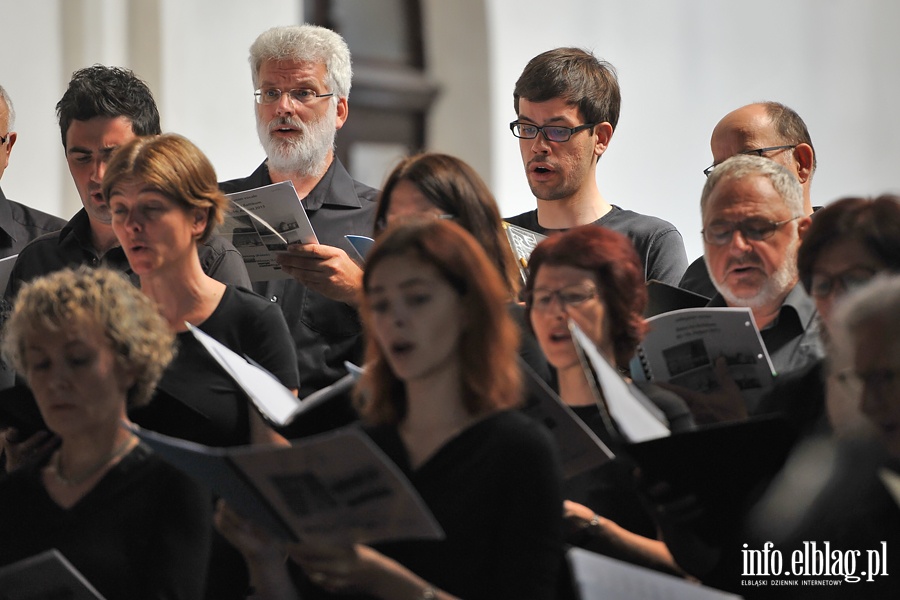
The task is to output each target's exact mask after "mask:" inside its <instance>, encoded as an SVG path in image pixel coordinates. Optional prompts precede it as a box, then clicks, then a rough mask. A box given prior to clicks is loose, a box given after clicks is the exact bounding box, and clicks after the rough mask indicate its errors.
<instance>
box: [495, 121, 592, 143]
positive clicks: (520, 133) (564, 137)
mask: <svg viewBox="0 0 900 600" xmlns="http://www.w3.org/2000/svg"><path fill="white" fill-rule="evenodd" d="M596 125H597V123H585V124H584V125H579V126H578V127H560V126H558V125H544V126H543V127H538V126H537V125H532V124H531V123H520V122H519V121H513V122H512V123H510V124H509V130H510V131H512V134H513V135H514V136H516V137H517V138H521V139H523V140H533V139H534V138H536V137H537V136H538V134H539V133H542V134H543V135H544V139H545V140H547V141H548V142H568V141H569V138H571V137H572V136H573V135H575V134H576V133H578V132H579V131H584V130H585V129H591V128H592V127H595V126H596Z"/></svg>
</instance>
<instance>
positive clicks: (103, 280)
mask: <svg viewBox="0 0 900 600" xmlns="http://www.w3.org/2000/svg"><path fill="white" fill-rule="evenodd" d="M173 340H174V335H173V334H172V333H171V332H170V331H169V328H168V326H167V325H166V323H165V321H164V320H163V319H162V317H161V316H160V315H159V313H158V311H157V310H156V307H155V306H154V304H153V302H152V301H151V300H150V299H149V298H147V297H146V296H145V295H144V294H142V293H141V292H140V290H138V289H136V288H135V287H134V286H132V285H131V283H129V282H128V281H126V280H125V279H124V278H123V277H122V276H121V275H120V274H118V273H116V272H114V271H110V270H107V269H97V270H90V269H87V268H82V269H80V270H78V271H70V270H65V271H60V272H57V273H54V274H52V275H50V276H48V277H44V278H41V279H37V280H35V281H34V282H32V283H31V284H29V285H28V286H27V287H25V288H23V289H22V291H21V292H20V293H19V295H18V297H17V300H16V304H15V307H14V309H13V312H12V315H11V316H10V318H9V321H8V322H7V324H6V329H5V332H4V339H3V349H4V352H5V353H6V355H7V356H8V357H9V359H10V360H11V362H12V363H13V365H14V366H15V368H16V370H17V371H18V372H19V373H21V374H22V375H24V377H25V378H26V379H27V381H28V384H29V386H30V387H31V389H32V391H33V393H34V397H35V401H36V402H37V405H38V408H39V410H40V412H41V415H42V416H43V418H44V421H45V422H46V424H47V427H48V429H49V430H50V431H51V432H52V433H54V434H55V435H56V436H57V437H58V438H59V447H58V448H57V449H56V451H54V452H52V453H51V454H50V455H49V456H44V457H43V458H42V460H40V461H35V462H33V463H32V464H24V465H22V466H21V467H20V468H18V469H16V470H15V471H14V472H12V474H11V475H10V476H9V477H7V478H5V479H4V480H2V481H0V506H3V510H2V511H0V539H2V540H4V543H3V544H0V565H5V564H9V563H12V562H15V561H18V560H21V559H24V558H27V557H29V556H32V555H35V554H38V553H40V552H43V551H45V550H49V549H51V548H56V549H57V550H59V551H60V552H61V553H62V554H63V555H64V556H65V557H66V558H67V559H68V560H69V562H71V563H72V564H73V565H74V566H75V567H76V568H77V569H78V570H79V571H80V572H81V573H82V574H83V575H84V576H85V577H86V578H87V579H88V581H90V582H91V583H92V584H93V585H94V587H96V588H97V590H98V591H99V592H100V593H101V594H103V595H104V596H105V597H107V598H163V597H166V598H169V597H172V598H174V597H178V598H199V597H201V594H202V589H203V583H204V573H205V569H206V563H207V557H208V545H209V535H210V518H209V510H210V506H211V502H210V499H209V497H208V496H207V495H206V494H205V493H203V492H201V491H200V489H199V488H198V487H197V486H196V485H195V484H194V483H193V482H192V481H190V480H189V479H188V478H187V477H186V476H185V475H183V474H181V473H180V472H179V471H177V470H176V469H175V468H174V467H171V466H169V465H168V464H167V463H165V462H163V461H162V460H161V459H159V458H158V457H156V456H155V455H153V454H152V453H151V451H150V450H149V449H148V448H147V447H145V446H144V445H142V444H141V443H140V442H139V440H138V438H137V437H136V436H135V435H134V434H133V433H132V432H131V430H130V429H128V428H127V427H125V426H124V425H127V423H128V417H127V410H128V408H129V407H131V406H134V405H138V404H141V403H144V402H146V401H147V400H148V399H149V398H150V395H151V393H152V391H153V388H154V386H155V384H156V382H157V380H158V379H159V377H160V376H161V374H162V372H163V370H164V369H165V367H166V365H167V364H168V363H169V361H170V360H171V358H172V356H173Z"/></svg>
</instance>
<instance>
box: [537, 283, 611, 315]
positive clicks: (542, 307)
mask: <svg viewBox="0 0 900 600" xmlns="http://www.w3.org/2000/svg"><path fill="white" fill-rule="evenodd" d="M596 297H597V288H595V287H594V286H592V285H587V284H576V285H570V286H566V287H564V288H560V289H558V290H546V289H536V290H532V291H531V292H530V293H529V294H528V297H527V298H526V301H527V302H528V304H529V306H531V310H533V311H535V312H539V313H545V312H548V311H549V310H550V307H551V306H552V305H553V299H554V298H557V299H558V300H559V305H560V307H561V308H563V309H565V308H566V307H567V306H578V305H579V304H584V303H585V302H587V301H588V300H591V299H592V298H596Z"/></svg>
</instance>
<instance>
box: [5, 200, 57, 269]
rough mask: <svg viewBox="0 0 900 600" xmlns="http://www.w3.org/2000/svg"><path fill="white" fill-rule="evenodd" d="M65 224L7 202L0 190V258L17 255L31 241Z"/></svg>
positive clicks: (34, 210)
mask: <svg viewBox="0 0 900 600" xmlns="http://www.w3.org/2000/svg"><path fill="white" fill-rule="evenodd" d="M65 224H66V221H65V220H64V219H60V218H59V217H54V216H53V215H48V214H47V213H45V212H41V211H39V210H37V209H36V208H31V207H30V206H26V205H24V204H19V203H18V202H13V201H12V200H9V199H8V198H7V197H6V196H4V195H3V190H2V189H0V258H6V257H7V256H13V255H15V254H18V253H19V252H20V251H21V250H22V248H24V247H25V246H26V245H27V244H28V242H30V241H31V240H33V239H35V238H37V237H40V236H42V235H44V234H45V233H50V232H53V231H59V230H60V229H62V228H63V226H65Z"/></svg>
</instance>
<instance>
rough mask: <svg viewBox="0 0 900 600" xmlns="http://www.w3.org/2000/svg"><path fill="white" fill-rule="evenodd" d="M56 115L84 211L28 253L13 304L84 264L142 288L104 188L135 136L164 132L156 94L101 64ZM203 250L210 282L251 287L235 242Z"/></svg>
mask: <svg viewBox="0 0 900 600" xmlns="http://www.w3.org/2000/svg"><path fill="white" fill-rule="evenodd" d="M56 113H57V117H58V119H59V127H60V134H61V136H62V143H63V149H64V150H65V154H66V162H67V163H68V165H69V172H70V173H71V174H72V180H73V181H74V183H75V187H76V188H77V189H78V195H79V197H80V198H81V203H82V205H83V208H82V209H81V210H79V211H78V212H77V213H75V216H73V217H72V218H71V219H70V220H69V222H68V223H66V224H65V226H64V227H63V228H62V229H61V230H60V231H57V232H54V233H50V234H47V235H44V236H41V237H40V238H38V239H36V240H34V241H33V242H32V243H31V244H29V245H28V246H26V247H25V248H24V249H23V250H22V252H21V253H20V254H19V258H18V259H17V260H16V264H15V266H14V267H13V272H12V275H11V276H10V280H9V284H8V286H7V288H6V298H7V299H9V300H11V299H12V298H14V297H15V295H16V292H18V290H19V288H20V287H21V286H22V284H23V283H26V282H28V281H30V280H32V279H34V278H35V277H39V276H41V275H46V274H48V273H52V272H54V271H58V270H60V269H64V268H66V267H73V266H77V265H82V264H87V265H91V266H98V265H101V264H102V265H105V266H107V267H110V268H114V269H117V270H119V271H122V272H124V273H126V274H128V275H129V276H130V277H131V279H132V281H133V282H135V284H136V283H137V277H136V276H134V275H133V273H132V272H131V267H130V266H129V265H128V260H127V259H126V258H125V253H124V252H123V251H122V248H121V247H120V246H119V242H118V240H117V239H116V236H115V234H114V233H113V230H112V226H111V225H110V221H111V218H110V213H109V206H108V205H107V203H106V200H105V198H104V197H103V194H102V193H101V191H100V184H101V182H102V181H103V174H104V172H105V171H106V164H107V162H108V161H109V158H110V156H111V155H112V153H113V152H114V151H115V150H116V148H118V147H119V146H121V145H122V144H125V143H127V142H129V141H130V140H132V139H134V138H135V137H138V136H147V135H158V134H159V133H161V130H160V125H159V111H158V110H157V108H156V102H155V101H154V100H153V94H152V93H151V92H150V89H149V88H148V87H147V84H146V83H144V82H143V81H141V80H140V79H138V77H137V76H135V74H134V73H132V72H131V71H129V70H127V69H121V68H118V67H105V66H102V65H94V66H92V67H87V68H84V69H81V70H79V71H76V72H75V73H74V74H73V75H72V79H71V81H70V82H69V86H68V88H67V89H66V92H65V93H64V94H63V97H62V99H61V100H60V101H59V103H57V105H56ZM199 251H200V262H201V265H202V266H203V269H204V271H206V273H207V274H209V275H210V276H211V277H214V278H215V279H218V280H219V281H221V282H223V283H231V284H235V285H241V286H244V287H250V278H249V276H248V275H247V269H246V268H245V267H244V262H243V259H242V258H241V255H240V253H239V252H238V251H237V250H236V249H235V248H234V246H232V245H231V244H230V243H229V242H227V241H225V240H224V239H223V238H221V237H217V236H213V237H212V238H210V239H209V240H208V241H207V242H206V243H204V244H201V245H200V247H199Z"/></svg>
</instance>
